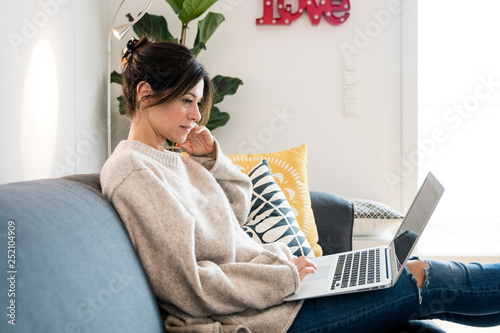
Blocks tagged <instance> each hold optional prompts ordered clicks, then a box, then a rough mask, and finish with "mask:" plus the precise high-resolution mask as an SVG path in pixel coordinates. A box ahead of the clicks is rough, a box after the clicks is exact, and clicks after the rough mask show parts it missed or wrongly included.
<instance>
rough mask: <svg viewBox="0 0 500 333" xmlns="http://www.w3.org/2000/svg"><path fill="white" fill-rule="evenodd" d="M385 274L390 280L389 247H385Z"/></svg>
mask: <svg viewBox="0 0 500 333" xmlns="http://www.w3.org/2000/svg"><path fill="white" fill-rule="evenodd" d="M385 267H386V269H385V274H386V278H387V279H391V280H392V264H391V248H390V247H388V248H386V249H385Z"/></svg>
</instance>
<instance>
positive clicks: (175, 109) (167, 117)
mask: <svg viewBox="0 0 500 333" xmlns="http://www.w3.org/2000/svg"><path fill="white" fill-rule="evenodd" d="M203 88H204V82H203V80H200V82H198V84H197V85H195V86H194V87H193V88H192V89H191V90H190V91H189V92H187V93H186V94H185V95H183V96H181V98H180V99H178V100H176V101H173V102H168V103H163V104H160V105H156V106H153V107H151V108H149V118H150V123H151V125H152V127H153V130H154V131H155V133H156V135H157V136H160V137H162V138H166V139H168V140H170V141H172V142H174V143H182V142H184V141H186V137H187V135H188V134H189V132H190V131H191V130H192V129H193V128H194V127H195V126H196V123H197V122H198V121H200V119H201V115H200V110H199V106H200V105H201V99H202V98H203Z"/></svg>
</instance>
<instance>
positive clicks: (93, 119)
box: [0, 0, 110, 183]
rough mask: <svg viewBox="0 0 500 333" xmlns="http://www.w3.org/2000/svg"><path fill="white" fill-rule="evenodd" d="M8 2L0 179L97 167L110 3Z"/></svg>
mask: <svg viewBox="0 0 500 333" xmlns="http://www.w3.org/2000/svg"><path fill="white" fill-rule="evenodd" d="M5 6H7V5H5ZM8 7H9V9H8V12H9V13H8V15H5V16H4V17H3V18H2V21H1V23H0V31H1V33H2V36H3V46H2V52H1V53H0V60H1V61H0V66H1V70H2V78H3V80H2V81H1V82H0V100H1V103H2V104H1V105H2V112H1V113H0V140H1V142H2V148H1V156H2V164H1V169H0V183H8V182H14V181H20V180H30V179H37V178H48V177H57V176H63V175H68V174H74V173H86V172H98V171H99V169H100V167H101V165H102V163H103V161H104V159H105V158H106V141H105V140H106V128H105V127H104V128H103V129H102V128H101V127H100V126H99V124H100V123H101V122H102V120H105V118H106V110H105V109H106V106H105V105H106V104H105V103H106V95H105V92H106V88H105V76H106V74H105V72H106V65H107V62H106V52H107V47H106V42H107V35H106V31H107V28H108V25H109V24H110V18H109V16H110V14H109V4H108V3H107V2H104V3H103V2H102V1H99V0H91V1H76V0H39V1H35V0H26V1H22V2H9V4H8Z"/></svg>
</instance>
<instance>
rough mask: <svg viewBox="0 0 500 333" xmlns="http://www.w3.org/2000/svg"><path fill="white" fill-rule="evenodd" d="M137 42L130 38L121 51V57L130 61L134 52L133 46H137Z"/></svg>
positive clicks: (135, 39)
mask: <svg viewBox="0 0 500 333" xmlns="http://www.w3.org/2000/svg"><path fill="white" fill-rule="evenodd" d="M138 41H139V40H138V39H137V38H135V37H132V38H130V40H129V41H128V42H127V46H126V47H125V48H124V49H123V57H124V58H127V59H128V60H130V58H131V57H132V54H133V53H134V51H135V44H137V42H138Z"/></svg>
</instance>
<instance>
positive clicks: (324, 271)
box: [303, 266, 330, 282]
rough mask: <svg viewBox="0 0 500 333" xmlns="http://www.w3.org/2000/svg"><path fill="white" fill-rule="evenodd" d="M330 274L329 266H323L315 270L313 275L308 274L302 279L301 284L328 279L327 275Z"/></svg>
mask: <svg viewBox="0 0 500 333" xmlns="http://www.w3.org/2000/svg"><path fill="white" fill-rule="evenodd" d="M329 272H330V266H323V267H320V268H318V269H317V270H316V272H315V273H314V274H309V275H307V276H306V277H305V278H304V281H303V282H311V281H318V280H323V279H327V278H328V273H329Z"/></svg>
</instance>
